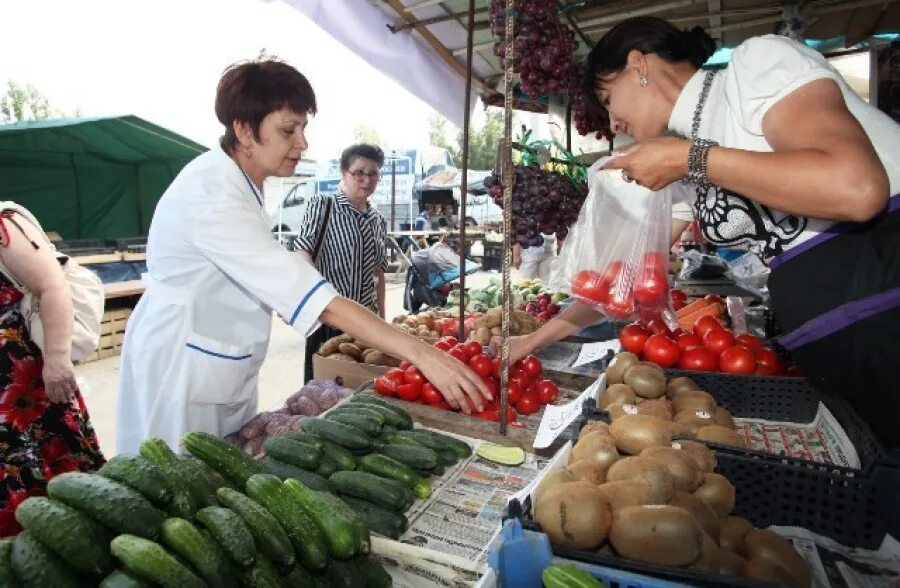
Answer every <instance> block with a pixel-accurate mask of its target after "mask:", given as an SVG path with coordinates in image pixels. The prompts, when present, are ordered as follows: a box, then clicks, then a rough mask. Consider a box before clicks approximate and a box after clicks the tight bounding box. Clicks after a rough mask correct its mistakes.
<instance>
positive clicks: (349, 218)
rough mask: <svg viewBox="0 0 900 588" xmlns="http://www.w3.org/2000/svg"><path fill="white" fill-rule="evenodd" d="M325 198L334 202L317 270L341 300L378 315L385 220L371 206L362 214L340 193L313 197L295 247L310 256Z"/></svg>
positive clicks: (384, 266)
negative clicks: (377, 277)
mask: <svg viewBox="0 0 900 588" xmlns="http://www.w3.org/2000/svg"><path fill="white" fill-rule="evenodd" d="M328 198H332V199H333V202H332V206H331V217H330V218H329V220H328V226H327V227H326V228H325V233H324V234H323V236H322V245H321V247H320V249H319V259H318V261H317V262H316V269H318V270H319V272H320V273H321V274H322V276H323V277H324V278H325V279H326V280H328V281H329V282H330V283H331V284H332V285H333V286H334V287H335V289H336V290H337V291H338V292H339V293H340V294H341V295H342V296H345V297H347V298H349V299H351V300H355V301H356V302H358V303H360V304H361V305H363V306H365V307H366V308H368V309H370V310H372V311H373V312H375V313H377V312H378V297H377V295H376V292H375V273H376V272H377V271H379V270H380V271H384V270H386V269H387V266H388V259H387V249H386V247H385V237H386V228H385V221H384V217H383V216H381V214H380V213H379V212H378V211H377V210H376V209H375V208H374V207H373V206H371V205H370V206H369V207H368V209H367V210H366V211H365V212H361V211H359V210H358V209H357V208H356V207H355V206H353V205H352V204H350V201H349V200H348V199H347V195H346V194H344V193H343V192H338V193H337V194H333V195H332V194H327V195H320V196H316V197H315V198H313V199H312V200H310V201H309V204H308V205H307V207H306V212H305V213H304V215H303V222H302V223H300V231H299V234H298V235H297V237H296V238H295V239H294V245H295V246H296V248H297V249H302V250H304V251H306V252H307V253H309V254H310V255H312V254H313V249H314V248H315V246H316V240H317V239H318V237H319V234H320V233H321V231H322V225H323V223H324V222H325V202H326V199H328Z"/></svg>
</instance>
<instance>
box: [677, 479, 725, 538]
mask: <svg viewBox="0 0 900 588" xmlns="http://www.w3.org/2000/svg"><path fill="white" fill-rule="evenodd" d="M669 504H670V505H672V506H677V507H678V508H683V509H684V510H686V511H688V512H689V513H691V516H693V517H694V518H695V519H696V520H697V524H699V525H700V528H701V529H703V532H704V533H705V534H706V535H709V536H710V537H711V538H712V539H713V540H714V541H715V542H716V545H718V544H719V535H720V525H719V517H717V516H716V513H714V512H713V510H712V509H711V508H709V506H707V505H706V503H705V502H703V501H702V500H700V499H699V498H697V497H696V496H694V495H693V494H688V493H687V492H680V491H678V490H676V491H675V494H673V495H672V500H670V501H669Z"/></svg>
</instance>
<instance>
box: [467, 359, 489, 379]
mask: <svg viewBox="0 0 900 588" xmlns="http://www.w3.org/2000/svg"><path fill="white" fill-rule="evenodd" d="M469 367H470V368H472V371H473V372H475V373H476V374H478V375H479V376H482V377H485V376H490V375H491V374H492V373H493V372H494V364H493V362H492V361H491V358H490V357H488V356H487V355H485V354H484V353H479V354H478V355H475V356H473V357H472V359H470V360H469Z"/></svg>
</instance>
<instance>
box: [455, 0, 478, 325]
mask: <svg viewBox="0 0 900 588" xmlns="http://www.w3.org/2000/svg"><path fill="white" fill-rule="evenodd" d="M474 32H475V0H469V20H468V26H467V27H466V96H465V99H464V100H463V103H464V104H465V111H464V112H463V144H462V181H461V182H460V185H459V216H458V219H459V293H460V298H459V301H460V302H459V340H460V341H462V340H464V339H465V338H466V304H465V302H466V257H467V254H468V252H469V245H468V243H467V242H466V196H467V195H468V193H469V111H471V110H472V35H473V33H474Z"/></svg>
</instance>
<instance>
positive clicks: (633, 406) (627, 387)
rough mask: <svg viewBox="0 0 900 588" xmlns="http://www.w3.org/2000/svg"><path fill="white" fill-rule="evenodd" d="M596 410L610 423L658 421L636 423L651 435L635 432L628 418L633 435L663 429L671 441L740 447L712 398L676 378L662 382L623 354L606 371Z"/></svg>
mask: <svg viewBox="0 0 900 588" xmlns="http://www.w3.org/2000/svg"><path fill="white" fill-rule="evenodd" d="M597 407H598V408H600V409H601V410H605V411H606V412H608V413H609V416H610V418H611V419H612V421H613V423H615V422H616V421H617V420H619V419H620V418H621V417H623V416H626V415H645V416H648V417H653V418H655V419H657V420H658V421H661V423H660V422H656V421H650V420H649V419H642V420H643V422H644V423H651V425H653V426H650V427H649V429H651V430H652V434H651V433H648V427H647V425H645V424H641V425H637V427H636V426H635V425H634V423H635V422H637V421H636V420H635V419H629V420H630V421H631V424H629V425H628V427H627V428H628V429H629V430H630V434H631V435H633V436H637V437H640V436H643V435H647V434H651V438H654V439H655V438H656V437H658V431H659V428H660V427H664V428H666V429H667V430H668V431H669V432H670V434H671V436H672V437H676V438H684V437H688V438H696V439H698V440H700V441H713V442H716V443H723V444H725V445H736V446H739V447H743V446H744V438H743V437H742V436H741V435H739V434H738V433H736V432H735V430H734V419H733V418H732V416H731V413H729V412H728V410H727V409H725V408H724V407H721V406H718V405H717V404H716V400H715V398H713V397H712V396H711V395H710V394H709V393H707V392H704V391H703V390H701V389H700V386H698V385H697V384H696V383H695V382H694V381H693V380H691V379H690V378H684V377H679V378H673V379H672V380H670V381H669V382H666V373H665V372H664V371H663V369H662V368H661V367H659V366H658V365H656V364H655V363H650V362H648V361H641V360H640V359H638V356H637V355H635V354H633V353H628V352H627V351H625V352H622V353H619V354H618V355H616V357H615V358H614V359H613V361H612V362H611V363H610V365H609V368H608V369H607V370H606V390H605V391H604V392H603V393H602V394H601V395H600V397H599V398H598V399H597ZM635 427H636V428H635ZM619 428H624V427H623V426H622V425H619ZM631 429H634V430H631Z"/></svg>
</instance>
